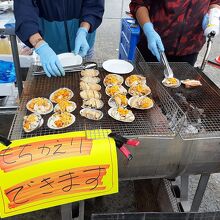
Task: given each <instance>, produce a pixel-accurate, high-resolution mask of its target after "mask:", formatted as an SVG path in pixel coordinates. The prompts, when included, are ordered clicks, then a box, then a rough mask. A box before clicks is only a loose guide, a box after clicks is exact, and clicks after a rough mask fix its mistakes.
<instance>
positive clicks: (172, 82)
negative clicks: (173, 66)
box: [162, 78, 181, 88]
mask: <svg viewBox="0 0 220 220" xmlns="http://www.w3.org/2000/svg"><path fill="white" fill-rule="evenodd" d="M162 83H163V84H164V85H165V86H166V87H170V88H177V87H179V86H180V84H181V82H180V81H179V80H178V79H177V78H165V79H164V80H163V81H162Z"/></svg>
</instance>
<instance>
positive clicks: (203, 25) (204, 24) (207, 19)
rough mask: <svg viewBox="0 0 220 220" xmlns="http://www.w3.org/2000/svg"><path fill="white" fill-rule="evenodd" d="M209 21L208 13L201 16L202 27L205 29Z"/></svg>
mask: <svg viewBox="0 0 220 220" xmlns="http://www.w3.org/2000/svg"><path fill="white" fill-rule="evenodd" d="M208 23H209V15H208V13H206V14H205V16H204V17H203V20H202V29H203V30H205V29H206V27H207V25H208Z"/></svg>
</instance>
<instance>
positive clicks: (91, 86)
mask: <svg viewBox="0 0 220 220" xmlns="http://www.w3.org/2000/svg"><path fill="white" fill-rule="evenodd" d="M101 88H102V87H101V86H100V85H99V84H97V83H86V82H84V81H81V82H80V90H95V91H100V90H101Z"/></svg>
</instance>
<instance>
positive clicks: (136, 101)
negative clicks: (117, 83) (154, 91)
mask: <svg viewBox="0 0 220 220" xmlns="http://www.w3.org/2000/svg"><path fill="white" fill-rule="evenodd" d="M128 104H129V105H130V106H131V107H132V108H136V109H142V110H145V109H150V108H152V107H153V106H154V102H153V100H152V99H150V98H149V97H146V96H141V97H139V96H134V97H131V98H130V99H129V100H128Z"/></svg>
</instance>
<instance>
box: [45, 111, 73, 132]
mask: <svg viewBox="0 0 220 220" xmlns="http://www.w3.org/2000/svg"><path fill="white" fill-rule="evenodd" d="M62 114H65V115H67V116H69V118H70V122H69V123H66V124H64V125H63V126H62V127H57V125H56V124H55V122H56V121H58V120H60V119H61V117H60V116H61V115H62ZM75 120H76V118H75V116H74V115H73V114H71V113H69V112H64V113H58V112H56V113H54V114H53V115H52V116H51V117H50V118H49V119H48V121H47V126H48V127H49V128H51V129H55V130H58V129H63V128H67V127H69V126H70V125H72V124H73V123H74V122H75Z"/></svg>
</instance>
